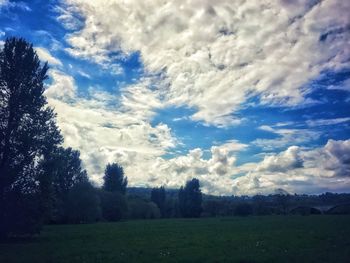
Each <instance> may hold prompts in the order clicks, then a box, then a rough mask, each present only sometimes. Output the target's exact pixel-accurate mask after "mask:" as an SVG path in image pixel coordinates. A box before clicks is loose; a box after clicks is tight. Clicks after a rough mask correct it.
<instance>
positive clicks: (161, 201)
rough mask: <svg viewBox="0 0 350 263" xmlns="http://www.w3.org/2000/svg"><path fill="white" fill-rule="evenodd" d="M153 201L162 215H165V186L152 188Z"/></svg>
mask: <svg viewBox="0 0 350 263" xmlns="http://www.w3.org/2000/svg"><path fill="white" fill-rule="evenodd" d="M151 201H152V202H154V203H155V204H156V205H157V206H158V208H159V210H160V213H161V215H162V217H165V214H166V194H165V189H164V187H163V186H162V187H159V188H152V191H151Z"/></svg>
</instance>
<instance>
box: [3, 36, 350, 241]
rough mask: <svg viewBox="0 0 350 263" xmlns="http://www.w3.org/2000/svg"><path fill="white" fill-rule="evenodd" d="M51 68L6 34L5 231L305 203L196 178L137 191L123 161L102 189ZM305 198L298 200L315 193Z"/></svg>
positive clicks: (110, 169)
mask: <svg viewBox="0 0 350 263" xmlns="http://www.w3.org/2000/svg"><path fill="white" fill-rule="evenodd" d="M47 71H48V65H47V63H41V62H40V60H39V58H38V55H37V54H36V52H35V50H34V48H33V45H32V44H30V43H28V42H27V41H25V40H24V39H22V38H8V39H6V41H5V43H4V46H3V47H2V49H1V50H0V89H1V91H0V237H7V236H18V235H31V234H35V233H39V232H40V229H41V227H42V225H43V224H62V223H89V222H96V221H118V220H121V219H150V218H170V217H200V216H227V215H250V214H256V215H263V214H286V213H289V212H290V211H291V210H290V207H291V204H292V203H293V202H294V203H293V204H294V205H295V204H297V203H298V202H296V200H298V198H299V197H300V196H292V195H289V194H285V193H279V194H276V195H272V196H259V195H257V196H255V197H253V198H248V197H214V196H206V195H203V194H202V192H201V189H200V182H199V180H198V179H196V178H193V179H191V180H189V181H187V182H186V184H185V185H184V186H182V187H181V188H180V189H178V190H171V189H165V188H164V187H159V188H153V189H151V190H150V193H149V194H135V193H133V192H132V191H131V189H128V188H127V185H128V180H127V177H126V176H125V174H124V170H123V167H121V166H120V165H119V164H117V163H110V164H108V165H107V166H106V168H105V173H104V177H103V184H102V187H96V186H95V185H93V184H92V183H91V182H90V181H89V179H88V175H87V172H86V170H84V169H83V167H82V162H81V159H80V153H79V151H77V150H74V149H72V148H70V147H68V148H65V147H63V146H62V143H63V137H62V135H61V133H60V130H59V129H58V127H57V124H56V120H55V117H56V114H55V113H54V111H53V109H52V108H51V107H49V106H48V104H47V101H46V98H45V96H44V91H45V85H44V81H45V80H46V79H47ZM326 197H327V198H325V200H326V199H327V200H329V199H332V198H333V199H334V195H328V196H326ZM339 198H340V197H339V196H338V197H337V198H335V199H336V201H337V202H338V203H339V200H340V199H339ZM341 198H343V199H341V203H350V198H349V195H345V197H344V196H343V195H342V196H341ZM321 199H322V197H319V199H317V200H318V201H320V200H321ZM333 199H332V200H333ZM301 200H302V201H301V202H299V203H298V204H306V203H308V201H310V200H311V199H310V200H309V199H308V198H306V197H302V199H301ZM305 200H307V202H305ZM299 201H300V200H299ZM332 202H333V204H334V203H335V201H334V200H333V201H332ZM316 203H317V202H316ZM316 203H315V202H313V203H312V202H311V203H310V204H311V205H315V204H316ZM342 209H344V208H342ZM304 210H305V209H304ZM304 210H303V211H304ZM345 210H346V209H345ZM305 211H307V210H305ZM337 211H339V209H338V210H337ZM309 212H310V211H309Z"/></svg>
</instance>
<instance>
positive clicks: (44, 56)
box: [35, 47, 62, 66]
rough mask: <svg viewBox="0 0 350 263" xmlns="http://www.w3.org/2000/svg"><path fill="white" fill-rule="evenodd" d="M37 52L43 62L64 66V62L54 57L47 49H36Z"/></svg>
mask: <svg viewBox="0 0 350 263" xmlns="http://www.w3.org/2000/svg"><path fill="white" fill-rule="evenodd" d="M35 51H36V53H37V54H38V56H39V58H40V59H41V60H42V61H47V62H48V63H49V65H54V66H62V62H61V61H60V60H59V59H58V58H55V57H54V56H52V54H51V53H50V52H49V51H48V50H47V49H46V48H43V47H36V48H35Z"/></svg>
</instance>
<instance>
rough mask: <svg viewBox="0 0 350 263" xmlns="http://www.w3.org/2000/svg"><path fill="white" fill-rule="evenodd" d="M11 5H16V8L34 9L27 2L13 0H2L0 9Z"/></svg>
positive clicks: (0, 0)
mask: <svg viewBox="0 0 350 263" xmlns="http://www.w3.org/2000/svg"><path fill="white" fill-rule="evenodd" d="M9 7H16V8H20V9H22V10H24V11H28V12H30V11H32V9H31V8H30V7H29V6H28V5H27V4H26V3H25V2H22V1H20V2H13V1H9V0H0V9H1V8H9Z"/></svg>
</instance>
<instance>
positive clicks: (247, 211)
mask: <svg viewBox="0 0 350 263" xmlns="http://www.w3.org/2000/svg"><path fill="white" fill-rule="evenodd" d="M234 214H235V215H237V216H248V215H251V214H253V207H252V206H251V205H250V204H248V203H242V204H238V205H237V206H236V208H235V212H234Z"/></svg>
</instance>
